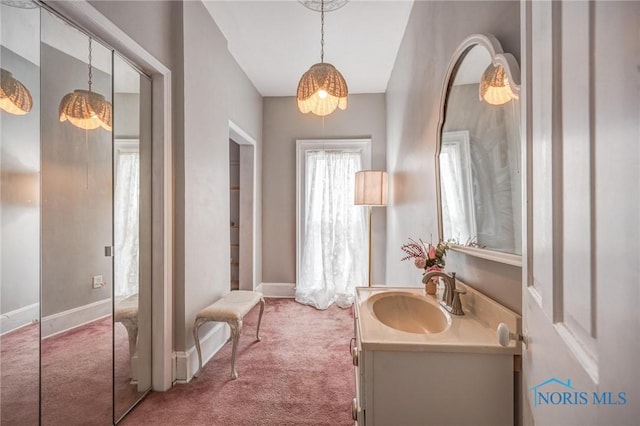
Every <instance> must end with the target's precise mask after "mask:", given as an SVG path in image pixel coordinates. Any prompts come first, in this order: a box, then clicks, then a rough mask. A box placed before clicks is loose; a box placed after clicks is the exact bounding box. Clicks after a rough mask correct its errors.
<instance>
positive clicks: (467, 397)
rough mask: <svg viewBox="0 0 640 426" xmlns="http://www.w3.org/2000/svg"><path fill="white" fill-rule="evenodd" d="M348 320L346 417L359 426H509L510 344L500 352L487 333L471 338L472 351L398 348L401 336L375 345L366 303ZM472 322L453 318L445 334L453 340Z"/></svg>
mask: <svg viewBox="0 0 640 426" xmlns="http://www.w3.org/2000/svg"><path fill="white" fill-rule="evenodd" d="M361 311H364V312H361ZM354 319H355V321H354V322H355V326H354V331H355V343H354V345H353V349H352V356H353V359H354V371H355V383H356V386H355V392H356V397H355V398H354V402H353V406H352V415H353V417H354V421H355V424H356V425H357V426H426V425H438V426H445V425H455V426H464V425H473V426H481V425H487V426H489V425H490V426H501V425H513V424H514V407H515V403H514V383H515V382H516V381H515V374H514V357H515V356H518V355H517V354H518V353H519V348H516V345H515V344H513V347H511V348H502V347H499V345H498V344H497V341H496V340H497V339H496V338H495V332H493V334H492V335H491V331H490V330H489V328H488V327H485V330H484V331H482V330H473V331H474V332H475V333H476V334H482V335H480V336H476V337H475V338H474V339H475V340H473V341H472V342H471V344H470V346H464V345H438V344H436V345H430V344H429V343H428V342H429V338H428V337H424V338H423V340H424V341H425V342H427V343H425V344H422V345H420V344H409V343H407V342H404V341H401V339H402V337H403V335H406V334H408V333H402V332H398V333H400V334H399V337H398V340H393V339H391V338H389V339H388V340H387V339H380V336H381V335H380V334H378V335H376V334H375V333H374V332H372V329H373V327H375V326H376V325H375V324H374V325H373V326H372V324H369V323H368V322H369V321H372V320H374V321H375V317H374V316H372V315H371V312H368V309H367V307H366V303H363V305H361V306H358V305H357V304H356V306H355V309H354ZM363 321H364V322H365V323H366V324H365V325H364V330H363ZM471 322H477V320H476V319H474V318H473V317H472V316H471V315H468V316H466V317H461V318H455V319H453V320H452V323H451V325H450V327H449V329H448V332H449V333H454V334H455V333H458V331H457V330H456V328H457V327H468V326H470V323H471ZM460 324H462V325H460ZM383 327H385V326H383ZM363 331H364V335H365V338H364V339H363ZM385 332H386V330H385ZM459 335H461V336H462V335H464V332H460V334H459ZM372 336H373V337H372ZM390 336H393V333H391V334H390ZM412 337H413V336H412ZM483 339H487V342H489V340H490V341H491V345H492V346H491V347H489V345H484V344H482V340H483ZM496 346H497V347H496ZM500 349H504V351H501V350H500Z"/></svg>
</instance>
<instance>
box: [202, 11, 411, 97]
mask: <svg viewBox="0 0 640 426" xmlns="http://www.w3.org/2000/svg"><path fill="white" fill-rule="evenodd" d="M203 3H204V5H205V7H206V8H207V10H208V11H209V13H210V14H211V16H213V19H214V20H215V21H216V24H217V25H218V27H220V29H221V31H222V33H223V34H224V36H225V38H226V39H227V41H228V46H229V51H230V52H231V54H232V55H233V57H234V58H235V59H236V61H237V62H238V64H239V65H240V67H241V68H242V69H243V70H244V72H245V73H246V74H247V76H248V77H249V79H250V80H251V82H253V84H254V85H255V87H256V89H258V91H259V92H260V94H261V95H262V96H295V94H296V89H297V86H298V81H299V80H300V77H301V76H302V74H303V73H304V72H305V71H307V70H308V69H309V67H311V65H313V64H315V63H317V62H320V12H316V11H313V10H310V9H307V8H306V7H304V6H303V5H302V4H301V3H299V2H298V1H296V0H285V1H271V0H260V1H256V0H254V1H243V0H240V1H238V0H236V1H219V0H203ZM412 6H413V0H351V1H349V2H348V3H347V4H346V5H345V6H343V7H342V8H340V9H338V10H335V11H332V12H327V13H325V28H324V30H325V37H324V39H325V43H324V51H325V55H324V58H325V62H329V63H331V64H333V65H334V66H335V67H336V68H337V69H338V70H339V71H340V72H341V73H342V75H343V76H344V78H345V80H346V81H347V85H348V86H349V93H383V92H385V91H386V89H387V83H388V81H389V77H390V75H391V70H392V69H393V65H394V63H395V60H396V55H397V52H398V47H399V46H400V42H401V41H402V37H403V35H404V30H405V28H406V26H407V21H408V19H409V14H410V13H411V7H412Z"/></svg>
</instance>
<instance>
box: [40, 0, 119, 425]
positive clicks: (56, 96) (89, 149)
mask: <svg viewBox="0 0 640 426" xmlns="http://www.w3.org/2000/svg"><path fill="white" fill-rule="evenodd" d="M41 32H42V42H41V46H40V52H41V81H42V87H43V90H42V105H41V122H42V123H41V125H42V134H41V164H42V171H41V173H42V180H41V182H42V197H41V198H42V204H41V208H42V220H41V249H42V258H41V265H42V279H41V318H42V319H41V337H42V341H41V355H40V358H41V395H42V402H41V422H42V424H52V425H80V424H92V425H103V424H112V423H113V402H112V401H113V397H112V395H113V393H112V389H113V361H112V359H113V358H112V354H113V350H112V344H113V338H112V318H111V313H112V298H111V294H112V283H113V279H112V268H113V266H112V258H111V257H107V256H105V247H106V246H112V229H113V227H112V133H111V132H110V131H108V130H105V129H104V128H103V127H98V128H96V129H93V130H88V129H81V128H78V127H76V126H75V125H73V124H71V123H70V122H69V121H68V120H67V121H61V118H60V109H59V108H60V106H61V101H62V100H63V98H64V97H65V95H66V94H68V93H71V92H73V91H74V90H77V89H82V90H88V88H89V80H91V85H92V87H91V89H92V91H94V92H95V93H99V94H101V95H103V96H104V97H105V99H106V100H107V101H108V102H111V93H112V89H111V80H112V77H111V74H112V71H111V70H112V52H111V50H110V49H108V48H106V47H105V46H102V45H101V44H100V43H98V42H97V41H95V40H94V41H93V43H92V44H91V50H90V49H89V37H88V36H87V35H85V34H83V33H81V32H80V31H78V30H77V29H75V28H73V27H71V26H70V25H68V24H67V23H65V22H63V21H62V20H60V19H59V18H58V17H56V16H54V15H52V14H50V13H49V12H47V11H45V10H43V11H42V21H41ZM89 55H91V68H89V62H90V61H89Z"/></svg>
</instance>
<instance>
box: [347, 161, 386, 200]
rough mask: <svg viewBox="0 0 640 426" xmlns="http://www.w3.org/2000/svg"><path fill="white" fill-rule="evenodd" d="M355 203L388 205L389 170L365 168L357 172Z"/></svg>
mask: <svg viewBox="0 0 640 426" xmlns="http://www.w3.org/2000/svg"><path fill="white" fill-rule="evenodd" d="M354 204H355V205H357V206H386V205H387V172H383V171H380V170H363V171H360V172H357V173H356V194H355V202H354Z"/></svg>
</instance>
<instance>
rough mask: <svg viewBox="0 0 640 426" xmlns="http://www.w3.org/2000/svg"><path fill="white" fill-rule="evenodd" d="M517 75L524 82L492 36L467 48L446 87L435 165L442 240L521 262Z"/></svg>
mask: <svg viewBox="0 0 640 426" xmlns="http://www.w3.org/2000/svg"><path fill="white" fill-rule="evenodd" d="M516 73H517V74H516ZM515 75H517V76H518V77H517V78H518V80H517V81H519V70H518V68H517V63H516V62H515V59H514V58H513V57H512V56H511V55H508V54H503V53H502V49H501V47H500V45H499V43H498V42H497V40H495V38H494V37H490V36H472V37H470V38H469V39H467V40H466V41H465V43H463V44H462V45H461V47H460V48H459V49H458V51H457V52H456V55H454V58H453V60H452V63H451V65H450V72H449V77H448V80H447V83H446V89H445V97H444V99H443V113H444V120H443V122H442V126H441V129H440V132H439V134H438V136H439V147H438V149H439V152H438V157H437V159H438V170H439V176H438V179H439V190H440V200H439V201H440V219H441V220H440V228H441V229H440V232H441V237H442V238H443V239H444V240H453V241H455V242H456V244H458V245H459V246H462V247H471V248H474V249H483V250H486V251H494V252H502V253H507V254H513V255H520V254H521V253H522V247H521V229H522V228H521V211H522V207H521V181H522V176H521V168H520V161H521V160H520V156H521V148H520V104H519V99H518V93H519V84H518V83H517V81H516V79H515V78H514V76H515ZM472 254H473V253H472ZM480 257H483V256H482V255H480Z"/></svg>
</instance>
